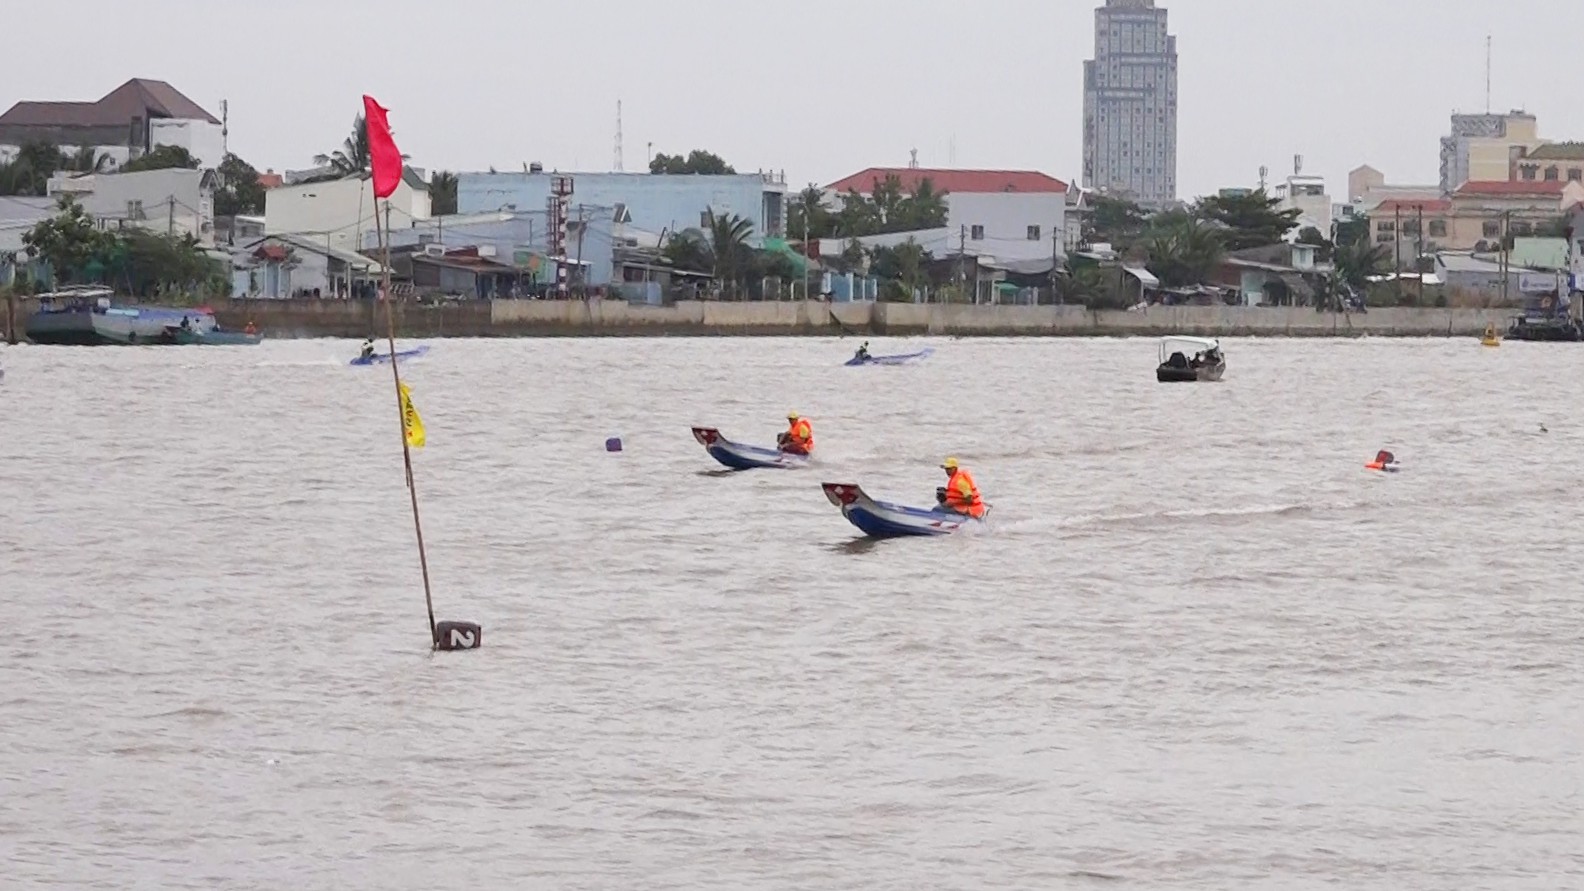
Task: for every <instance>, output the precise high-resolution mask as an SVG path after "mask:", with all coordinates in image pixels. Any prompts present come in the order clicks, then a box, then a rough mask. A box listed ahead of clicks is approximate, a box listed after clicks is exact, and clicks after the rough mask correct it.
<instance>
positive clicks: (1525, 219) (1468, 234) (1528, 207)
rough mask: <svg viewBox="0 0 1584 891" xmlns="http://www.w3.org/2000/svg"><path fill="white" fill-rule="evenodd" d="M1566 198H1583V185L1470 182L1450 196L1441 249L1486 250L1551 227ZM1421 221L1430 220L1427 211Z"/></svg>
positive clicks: (1505, 181)
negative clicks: (1504, 240) (1506, 238)
mask: <svg viewBox="0 0 1584 891" xmlns="http://www.w3.org/2000/svg"><path fill="white" fill-rule="evenodd" d="M1568 194H1573V195H1578V194H1584V183H1569V182H1563V181H1559V180H1551V181H1544V180H1542V181H1538V182H1525V181H1523V180H1516V181H1509V180H1470V181H1469V182H1466V183H1464V184H1463V185H1461V186H1459V187H1458V190H1457V191H1456V192H1453V193H1452V196H1451V198H1450V200H1451V202H1452V213H1451V230H1450V236H1451V237H1449V238H1447V239H1444V240H1442V241H1441V247H1442V248H1444V249H1447V250H1477V249H1479V248H1480V247H1481V246H1482V245H1481V242H1484V243H1485V245H1484V246H1485V247H1488V246H1489V245H1490V244H1491V243H1500V241H1501V240H1502V237H1503V236H1504V235H1509V236H1519V237H1522V236H1526V235H1530V234H1532V233H1533V231H1534V230H1535V229H1538V228H1543V227H1546V226H1549V225H1554V224H1555V223H1556V222H1557V220H1558V219H1559V218H1560V217H1561V216H1562V211H1563V208H1564V205H1565V196H1566V195H1568ZM1405 215H1406V213H1405ZM1425 219H1426V220H1427V221H1428V220H1429V219H1430V213H1429V211H1428V210H1427V211H1426V212H1425Z"/></svg>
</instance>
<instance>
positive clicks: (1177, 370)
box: [1155, 362, 1226, 384]
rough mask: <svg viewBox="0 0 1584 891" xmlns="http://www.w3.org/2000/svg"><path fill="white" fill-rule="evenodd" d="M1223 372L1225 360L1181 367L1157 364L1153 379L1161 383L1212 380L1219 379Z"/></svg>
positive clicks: (1224, 371)
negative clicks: (1195, 366) (1210, 363)
mask: <svg viewBox="0 0 1584 891" xmlns="http://www.w3.org/2000/svg"><path fill="white" fill-rule="evenodd" d="M1223 374H1226V362H1217V363H1216V364H1214V365H1201V366H1199V367H1198V368H1193V367H1188V368H1183V367H1181V366H1177V365H1159V366H1156V368H1155V380H1156V381H1158V382H1159V383H1163V384H1188V383H1198V382H1214V381H1218V380H1220V379H1221V375H1223Z"/></svg>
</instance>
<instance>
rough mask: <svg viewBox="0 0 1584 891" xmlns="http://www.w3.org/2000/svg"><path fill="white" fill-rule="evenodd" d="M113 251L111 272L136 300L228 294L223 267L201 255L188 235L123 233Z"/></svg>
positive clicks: (195, 240) (200, 250) (200, 247)
mask: <svg viewBox="0 0 1584 891" xmlns="http://www.w3.org/2000/svg"><path fill="white" fill-rule="evenodd" d="M117 240H118V242H119V243H118V244H117V245H116V246H115V249H114V250H113V253H112V256H113V259H112V263H111V265H112V268H113V269H114V271H115V274H116V277H117V278H119V279H121V280H123V281H124V282H125V283H126V287H127V290H128V291H130V292H131V293H133V294H135V295H137V296H140V297H153V296H156V295H164V294H173V293H179V294H189V295H202V294H215V293H224V292H225V291H226V290H228V285H229V282H227V281H226V276H225V269H224V267H223V266H222V265H221V264H220V263H219V262H218V261H216V260H215V259H213V258H212V257H210V256H209V255H208V254H206V253H204V251H203V247H202V245H201V244H200V243H199V242H198V239H197V238H195V237H193V236H192V235H191V234H186V235H167V234H165V233H163V232H153V231H150V230H147V229H125V230H122V232H121V233H120V235H119V237H118V239H117Z"/></svg>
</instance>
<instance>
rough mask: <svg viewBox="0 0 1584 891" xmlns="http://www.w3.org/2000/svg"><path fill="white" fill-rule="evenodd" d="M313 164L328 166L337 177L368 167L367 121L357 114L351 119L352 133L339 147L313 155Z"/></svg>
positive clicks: (369, 164) (349, 174)
mask: <svg viewBox="0 0 1584 891" xmlns="http://www.w3.org/2000/svg"><path fill="white" fill-rule="evenodd" d="M313 161H314V163H315V164H318V165H319V166H320V167H329V168H331V170H332V171H333V172H334V173H335V175H336V176H337V177H343V176H351V175H352V174H354V173H362V172H363V171H365V170H367V169H369V167H370V166H371V163H370V161H369V140H368V121H366V120H364V119H363V116H362V115H358V116H356V117H354V118H353V119H352V133H351V134H350V135H348V136H347V138H346V139H344V140H342V141H341V147H340V148H338V149H336V150H335V151H333V152H329V153H328V154H323V155H314V159H313Z"/></svg>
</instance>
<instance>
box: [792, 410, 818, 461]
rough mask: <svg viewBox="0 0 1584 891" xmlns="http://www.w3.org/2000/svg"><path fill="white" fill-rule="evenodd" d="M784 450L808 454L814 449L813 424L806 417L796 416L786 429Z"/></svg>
mask: <svg viewBox="0 0 1584 891" xmlns="http://www.w3.org/2000/svg"><path fill="white" fill-rule="evenodd" d="M786 450H787V451H789V452H801V453H802V454H805V455H807V454H809V453H810V452H812V451H814V425H813V424H810V423H809V420H808V418H798V419H797V420H796V421H793V422H792V426H791V428H790V429H788V430H787V438H786Z"/></svg>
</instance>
